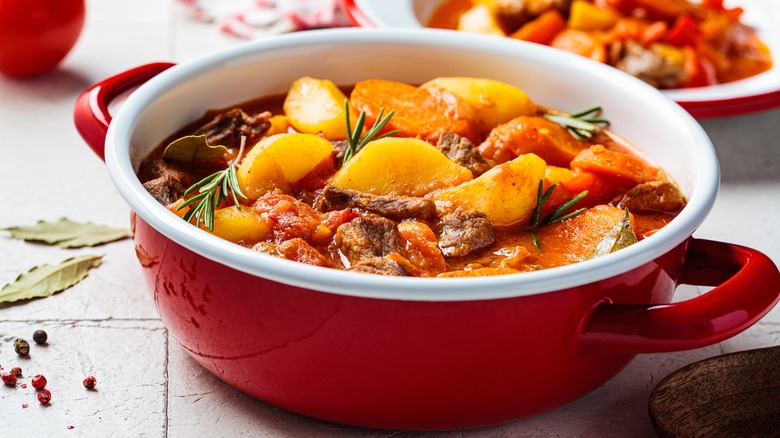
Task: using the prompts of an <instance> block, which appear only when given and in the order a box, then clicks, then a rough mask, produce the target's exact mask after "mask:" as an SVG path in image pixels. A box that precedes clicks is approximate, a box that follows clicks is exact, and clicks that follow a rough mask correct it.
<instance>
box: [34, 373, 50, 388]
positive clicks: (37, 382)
mask: <svg viewBox="0 0 780 438" xmlns="http://www.w3.org/2000/svg"><path fill="white" fill-rule="evenodd" d="M31 383H32V386H33V388H35V389H43V388H45V387H46V383H47V382H46V377H44V376H43V375H42V374H36V375H35V377H33V378H32V382H31Z"/></svg>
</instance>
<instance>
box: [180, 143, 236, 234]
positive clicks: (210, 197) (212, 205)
mask: <svg viewBox="0 0 780 438" xmlns="http://www.w3.org/2000/svg"><path fill="white" fill-rule="evenodd" d="M245 146H246V137H243V136H242V137H241V147H240V148H239V150H238V156H236V159H235V160H233V162H232V163H231V164H230V166H228V167H227V169H224V170H220V171H218V172H214V173H212V174H211V175H209V176H207V177H205V178H203V179H202V180H200V181H198V182H196V183H195V184H193V185H192V186H190V188H188V189H187V191H185V192H184V196H187V195H189V194H191V193H194V192H195V191H197V192H198V194H197V195H195V196H193V197H191V198H190V199H188V200H186V201H184V202H182V203H181V205H179V206H178V207H177V208H176V210H181V209H183V208H185V207H188V206H192V207H191V208H190V209H189V210H188V211H187V212H186V213H184V216H182V219H184V220H185V221H187V222H191V221H192V219H193V218H194V219H195V223H194V224H193V225H195V226H196V227H197V226H198V224H200V223H202V224H203V225H205V226H206V228H208V229H209V231H214V211H215V210H216V208H217V206H218V205H219V204H220V203H221V202H222V200H223V199H228V196H229V195H232V197H233V203H234V204H235V205H236V208H238V209H239V210H240V209H241V204H239V202H238V198H241V199H247V197H246V195H244V193H243V192H241V188H240V187H239V186H238V177H237V176H236V163H238V162H239V161H240V160H241V156H242V155H243V153H244V147H245Z"/></svg>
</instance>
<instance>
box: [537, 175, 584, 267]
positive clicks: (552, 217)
mask: <svg viewBox="0 0 780 438" xmlns="http://www.w3.org/2000/svg"><path fill="white" fill-rule="evenodd" d="M543 186H544V181H543V180H539V190H538V191H537V198H536V207H534V213H533V216H531V221H530V222H529V224H528V228H529V230H530V233H531V237H532V238H533V240H534V246H535V247H536V249H537V250H538V251H539V252H542V244H541V242H540V241H539V237H538V236H537V235H536V233H534V229H535V228H538V227H543V226H545V225H551V224H554V223H556V222H561V221H565V220H566V219H569V218H570V217H574V216H577V215H578V214H580V213H582V212H583V211H585V210H587V208H584V207H583V208H580V209H578V210H575V211H573V212H571V213H568V214H565V215H562V214H563V213H564V212H565V211H567V210H569V209H570V208H572V207H573V206H574V205H575V204H576V203H578V202H580V200H581V199H582V198H584V197H585V196H587V195H588V191H587V190H583V191H582V192H580V193H578V194H577V195H576V196H574V197H572V198H571V199H569V200H568V201H566V202H564V203H563V204H561V205H560V206H559V207H558V208H556V209H555V210H554V211H553V212H552V213H550V214H549V215H547V216H546V217H545V218H544V219H541V214H542V206H543V205H544V204H545V203H546V202H547V200H549V199H550V196H552V193H553V191H554V190H555V184H552V185H550V187H549V188H548V189H547V191H544V194H543V193H542V191H543Z"/></svg>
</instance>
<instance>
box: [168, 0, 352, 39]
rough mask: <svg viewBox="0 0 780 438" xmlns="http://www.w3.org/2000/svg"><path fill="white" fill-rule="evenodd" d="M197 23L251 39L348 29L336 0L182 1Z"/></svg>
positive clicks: (180, 0) (180, 1) (347, 23)
mask: <svg viewBox="0 0 780 438" xmlns="http://www.w3.org/2000/svg"><path fill="white" fill-rule="evenodd" d="M179 3H181V4H183V5H184V7H185V8H187V10H188V11H189V13H190V16H191V17H192V18H194V19H196V20H200V21H206V22H209V23H214V25H215V26H217V27H218V28H219V29H220V31H222V32H225V33H227V34H230V35H233V36H237V37H240V38H246V39H252V38H258V37H262V36H267V35H275V34H280V33H285V32H295V31H299V30H307V29H318V28H325V27H343V26H349V22H348V21H347V19H346V17H344V15H343V14H342V13H341V10H340V8H339V5H338V1H337V0H275V1H274V0H179Z"/></svg>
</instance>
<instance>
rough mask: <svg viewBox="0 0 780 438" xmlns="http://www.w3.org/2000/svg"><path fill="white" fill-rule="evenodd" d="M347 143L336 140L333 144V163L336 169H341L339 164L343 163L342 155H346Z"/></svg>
mask: <svg viewBox="0 0 780 438" xmlns="http://www.w3.org/2000/svg"><path fill="white" fill-rule="evenodd" d="M348 147H349V142H348V141H346V140H336V141H334V142H333V161H334V163H335V166H336V169H338V168H340V167H341V162H342V161H344V155H345V154H346V153H347V148H348Z"/></svg>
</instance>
